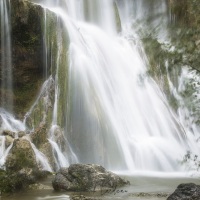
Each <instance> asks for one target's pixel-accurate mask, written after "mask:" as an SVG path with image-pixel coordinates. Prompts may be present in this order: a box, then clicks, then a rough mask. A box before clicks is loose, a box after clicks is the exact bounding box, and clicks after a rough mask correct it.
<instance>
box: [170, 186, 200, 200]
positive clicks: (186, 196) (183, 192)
mask: <svg viewBox="0 0 200 200" xmlns="http://www.w3.org/2000/svg"><path fill="white" fill-rule="evenodd" d="M199 199H200V185H196V184H194V183H187V184H180V185H179V186H178V187H177V189H176V190H175V192H174V193H173V194H171V195H170V196H169V197H168V198H167V200H199Z"/></svg>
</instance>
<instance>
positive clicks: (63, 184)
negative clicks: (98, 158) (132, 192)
mask: <svg viewBox="0 0 200 200" xmlns="http://www.w3.org/2000/svg"><path fill="white" fill-rule="evenodd" d="M52 184H53V188H54V190H66V191H99V190H108V189H116V188H117V187H121V186H124V185H126V184H129V182H128V181H125V180H124V179H122V178H120V177H119V176H118V175H116V174H114V173H112V172H109V171H106V170H105V168H103V167H102V166H100V165H95V164H73V165H71V166H70V167H69V168H61V169H60V170H59V171H58V173H57V174H56V176H55V178H54V180H53V182H52Z"/></svg>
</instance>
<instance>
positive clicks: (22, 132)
mask: <svg viewBox="0 0 200 200" xmlns="http://www.w3.org/2000/svg"><path fill="white" fill-rule="evenodd" d="M24 136H26V133H25V132H24V131H19V132H18V137H19V138H21V137H24Z"/></svg>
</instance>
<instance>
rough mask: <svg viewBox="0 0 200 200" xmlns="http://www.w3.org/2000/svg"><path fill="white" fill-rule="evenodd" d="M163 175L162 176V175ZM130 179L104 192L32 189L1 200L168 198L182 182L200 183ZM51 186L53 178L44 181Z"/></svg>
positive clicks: (172, 177)
mask: <svg viewBox="0 0 200 200" xmlns="http://www.w3.org/2000/svg"><path fill="white" fill-rule="evenodd" d="M161 176H162V177H161ZM125 178H126V179H127V180H129V181H130V183H131V184H130V186H126V187H124V188H120V189H119V190H117V191H114V192H107V193H104V194H103V195H102V194H96V193H95V194H94V193H67V192H54V191H53V189H43V190H30V191H26V192H22V193H18V194H15V195H12V196H7V197H0V199H1V200H69V199H70V196H72V195H84V196H95V197H99V198H100V199H102V200H122V199H123V200H166V199H167V196H168V195H169V194H170V193H172V192H173V191H174V190H175V188H176V187H177V186H178V185H179V184H180V183H190V182H193V183H196V184H200V178H198V177H194V176H188V177H184V176H183V175H181V174H179V175H177V174H176V175H173V174H171V175H169V174H168V175H165V176H164V177H163V175H158V174H157V175H156V176H155V175H154V176H146V175H142V174H140V175H139V176H138V175H132V176H130V175H129V176H125ZM43 184H44V185H47V186H50V185H51V179H49V180H47V181H45V182H43Z"/></svg>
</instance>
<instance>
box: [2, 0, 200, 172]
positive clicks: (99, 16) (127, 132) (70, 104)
mask: <svg viewBox="0 0 200 200" xmlns="http://www.w3.org/2000/svg"><path fill="white" fill-rule="evenodd" d="M6 2H7V3H9V1H6ZM33 2H36V3H38V4H41V5H42V6H43V7H44V8H45V9H44V12H45V18H44V20H45V23H44V55H45V56H44V61H45V62H44V63H45V69H44V77H45V79H46V80H45V82H44V84H43V86H42V88H41V92H40V94H39V95H38V98H37V99H36V101H35V103H34V104H33V106H32V107H31V108H30V110H29V112H28V113H27V114H26V116H25V120H24V122H20V121H18V120H16V119H15V118H14V116H12V115H11V114H9V113H8V112H6V111H4V110H3V109H1V110H0V123H1V124H0V125H1V126H0V131H1V130H2V131H3V129H8V130H11V131H14V132H18V131H21V130H22V131H24V130H29V131H34V128H35V127H34V124H32V127H31V128H32V129H30V127H27V120H28V118H30V117H31V114H32V112H34V109H35V107H36V106H37V105H38V104H40V103H41V102H42V106H43V108H44V115H43V118H42V119H41V122H43V121H45V120H46V119H47V117H48V116H47V114H46V113H47V110H48V106H49V104H50V96H51V95H52V93H51V94H50V90H52V88H53V90H52V91H54V92H53V96H54V103H53V104H52V105H51V106H52V107H53V114H52V118H51V122H50V124H51V126H50V129H49V131H48V140H49V142H50V144H51V146H52V149H53V152H54V159H55V164H56V167H55V168H56V170H57V169H58V168H60V167H65V166H68V165H69V164H71V163H77V162H80V163H97V164H101V165H103V166H104V167H105V168H107V169H109V170H112V171H120V173H122V172H124V173H128V174H134V173H135V172H136V171H137V172H138V171H142V172H144V173H147V174H151V173H153V172H168V173H169V172H184V170H185V169H184V167H183V166H182V165H180V161H181V159H182V158H183V156H184V155H185V153H186V152H187V150H190V151H194V152H195V153H196V152H198V149H199V148H198V146H197V145H196V142H195V141H196V139H197V136H195V135H194V134H193V133H191V132H190V131H189V129H188V128H187V127H186V125H185V123H184V122H183V120H181V116H182V115H178V114H177V113H175V112H174V111H173V110H172V109H171V107H170V105H169V104H168V101H167V99H166V97H165V94H164V93H163V92H162V90H161V89H160V88H159V87H158V85H157V84H156V82H155V81H154V80H153V79H152V78H151V77H149V75H147V69H148V60H147V58H146V55H145V53H144V50H143V46H142V44H141V41H140V37H139V35H138V33H137V28H138V26H140V27H142V26H144V31H146V30H147V28H150V27H151V28H152V29H151V30H154V29H158V28H159V31H158V35H157V37H158V39H162V40H163V39H164V38H166V37H167V36H168V33H167V31H166V26H167V18H166V13H167V6H166V1H165V0H163V1H157V0H154V1H152V2H151V3H149V1H148V0H142V1H139V0H138V1H132V0H126V1H121V0H117V1H114V0H66V1H64V0H60V1H59V0H57V1H53V0H51V1H50V0H46V1H44V0H43V1H40V0H35V1H33ZM114 2H115V3H114ZM6 5H7V4H5V1H4V0H3V1H1V25H2V24H3V25H2V26H3V28H1V37H2V39H1V41H3V39H4V38H6V40H5V41H6V42H5V44H4V43H1V45H3V46H1V48H2V49H3V48H4V49H6V51H4V53H3V54H2V55H1V59H2V60H3V61H2V62H3V63H4V58H5V57H7V58H10V59H8V60H9V63H8V64H7V68H6V69H9V70H8V71H9V74H7V76H6V77H7V79H5V80H6V81H7V82H8V83H5V81H4V80H3V82H2V86H3V87H4V85H5V84H7V86H5V87H8V88H9V89H10V90H12V89H11V88H12V87H11V86H12V73H11V70H10V69H11V60H12V59H11V50H10V49H11V42H10V39H9V37H5V32H6V31H7V32H9V31H10V30H9V29H8V28H7V29H6V28H5V27H7V26H6V25H7V24H9V18H8V16H9V13H6V12H8V11H7V10H8V9H7V8H6ZM48 10H50V11H51V12H53V13H55V14H56V16H57V22H58V26H57V29H58V30H57V32H56V43H57V44H58V45H57V46H58V47H57V49H58V50H57V53H56V55H53V56H55V57H56V59H54V62H53V61H52V60H53V59H52V58H51V56H52V52H51V50H52V48H53V45H54V44H52V43H51V39H50V37H49V35H48V30H47V24H48V23H47V20H48V19H47V16H48V15H47V11H48ZM133 11H134V12H133ZM116 13H117V14H116ZM143 14H144V15H145V16H146V18H148V19H150V20H149V23H147V24H148V26H146V25H144V23H143V21H145V20H147V19H146V18H145V17H143ZM2 16H3V17H2ZM60 22H61V23H62V26H60ZM119 23H120V24H119ZM5 24H6V25H5ZM160 24H161V25H162V26H160ZM136 25H137V26H136ZM119 26H120V27H121V28H119ZM61 27H62V31H61ZM2 30H3V31H2ZM149 30H150V29H149ZM63 32H64V33H65V34H63ZM66 47H67V48H66ZM63 49H66V51H64V59H63V58H62V57H63ZM4 54H5V55H4ZM53 64H55V66H54V67H55V68H56V70H55V71H54V74H50V71H49V68H51V67H52V65H53ZM63 65H65V67H64V68H63ZM63 69H65V70H63ZM3 73H4V65H3ZM6 73H7V72H6ZM60 74H62V76H63V75H64V76H63V77H64V78H63V79H62V80H61V79H60V76H61V75H60ZM3 77H4V76H3ZM168 81H169V83H170V77H169V76H168ZM172 89H173V86H172V87H171V91H172ZM176 95H177V98H178V97H179V96H178V94H176ZM2 98H3V97H2ZM179 100H180V101H181V99H179ZM2 102H3V100H2ZM61 102H62V104H61ZM63 102H64V104H63ZM10 105H11V107H12V103H10ZM61 105H62V106H61ZM184 106H185V105H184V104H182V107H181V109H180V110H179V111H180V112H181V110H183V109H184V108H183V107H184ZM60 107H61V109H60ZM10 109H11V108H10ZM11 110H12V109H11ZM60 110H61V111H60ZM60 118H62V123H61V122H60ZM1 121H2V122H1ZM19 127H20V128H19ZM193 127H194V126H193ZM0 133H1V132H0ZM58 136H59V137H60V138H62V139H61V140H62V144H61V143H60V142H58ZM63 144H64V145H63ZM32 147H33V149H34V152H35V154H36V156H37V158H38V162H42V161H43V163H42V166H43V168H44V169H47V170H49V171H51V170H52V168H51V166H49V164H48V163H47V160H46V158H45V157H44V155H43V154H41V153H40V152H38V150H37V149H36V147H35V145H34V144H32ZM9 148H10V147H9ZM6 152H7V150H6V149H5V137H4V136H0V159H1V158H2V159H3V160H5V159H4V157H5V155H7V154H6ZM0 162H1V160H0ZM2 162H3V161H2ZM0 165H1V163H0Z"/></svg>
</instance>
